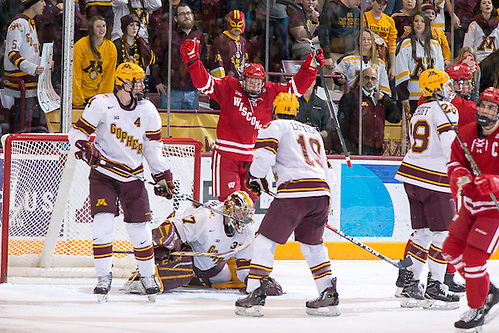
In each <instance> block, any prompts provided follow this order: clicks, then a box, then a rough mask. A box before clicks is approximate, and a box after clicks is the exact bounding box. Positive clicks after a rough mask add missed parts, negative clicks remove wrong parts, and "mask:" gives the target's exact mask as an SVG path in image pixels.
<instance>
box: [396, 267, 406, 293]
mask: <svg viewBox="0 0 499 333" xmlns="http://www.w3.org/2000/svg"><path fill="white" fill-rule="evenodd" d="M406 272H407V269H405V268H400V269H399V276H398V277H397V281H396V282H395V285H396V286H397V289H396V290H395V297H397V298H402V297H403V296H402V289H404V280H405V273H406Z"/></svg>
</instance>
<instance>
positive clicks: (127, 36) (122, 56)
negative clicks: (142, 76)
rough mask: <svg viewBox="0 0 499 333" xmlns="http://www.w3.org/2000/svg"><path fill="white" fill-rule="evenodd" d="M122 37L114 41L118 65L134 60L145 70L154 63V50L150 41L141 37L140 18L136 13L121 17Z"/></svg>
mask: <svg viewBox="0 0 499 333" xmlns="http://www.w3.org/2000/svg"><path fill="white" fill-rule="evenodd" d="M120 25H121V30H122V32H123V34H122V36H121V38H118V39H116V40H115V41H114V45H115V46H116V51H117V53H118V60H117V62H116V65H117V66H118V65H119V64H121V63H123V62H129V61H131V62H134V63H136V64H137V65H139V66H140V67H142V69H143V70H144V71H145V70H146V68H147V67H149V66H151V65H152V64H153V63H154V60H155V57H154V52H153V51H152V50H151V47H150V46H149V43H148V42H146V41H145V40H144V38H142V37H140V35H139V31H140V19H139V18H138V17H137V16H136V15H135V14H127V15H125V16H122V17H121V22H120Z"/></svg>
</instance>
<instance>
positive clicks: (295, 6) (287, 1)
mask: <svg viewBox="0 0 499 333" xmlns="http://www.w3.org/2000/svg"><path fill="white" fill-rule="evenodd" d="M277 3H279V4H281V5H286V6H289V7H291V8H292V9H294V10H296V11H297V12H298V13H299V14H300V16H301V17H302V20H303V26H304V27H305V30H306V31H307V36H308V39H309V40H310V41H311V44H310V47H311V48H312V52H314V53H315V46H314V43H313V42H312V34H311V33H310V28H309V26H308V23H307V19H306V17H305V12H304V11H303V8H302V7H300V5H298V4H297V3H295V2H294V1H292V0H277ZM317 67H318V69H319V75H320V78H321V82H322V87H323V88H324V93H325V94H326V99H327V103H326V104H327V106H328V109H329V115H330V116H331V118H332V119H333V120H334V125H335V126H336V132H337V133H338V138H339V139H340V144H341V148H342V149H343V154H344V155H345V160H346V162H347V165H348V167H349V168H351V167H352V162H351V161H350V152H349V151H348V148H347V146H346V144H345V139H344V138H343V133H342V132H341V128H340V122H339V121H338V118H337V117H336V114H335V113H334V111H333V103H332V102H331V96H330V95H329V89H328V88H327V85H326V79H325V78H324V71H323V70H322V67H321V66H319V65H317Z"/></svg>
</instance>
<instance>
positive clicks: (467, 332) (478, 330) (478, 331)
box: [456, 326, 483, 333]
mask: <svg viewBox="0 0 499 333" xmlns="http://www.w3.org/2000/svg"><path fill="white" fill-rule="evenodd" d="M456 333H483V327H482V326H477V327H473V328H456Z"/></svg>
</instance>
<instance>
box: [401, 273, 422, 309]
mask: <svg viewBox="0 0 499 333" xmlns="http://www.w3.org/2000/svg"><path fill="white" fill-rule="evenodd" d="M401 296H402V297H403V298H404V299H402V301H401V302H400V306H401V307H403V308H419V307H421V306H422V305H423V301H424V292H423V286H422V285H420V284H419V280H415V279H414V273H413V272H411V271H409V270H407V272H406V273H405V279H404V287H403V288H402V293H401Z"/></svg>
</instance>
